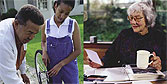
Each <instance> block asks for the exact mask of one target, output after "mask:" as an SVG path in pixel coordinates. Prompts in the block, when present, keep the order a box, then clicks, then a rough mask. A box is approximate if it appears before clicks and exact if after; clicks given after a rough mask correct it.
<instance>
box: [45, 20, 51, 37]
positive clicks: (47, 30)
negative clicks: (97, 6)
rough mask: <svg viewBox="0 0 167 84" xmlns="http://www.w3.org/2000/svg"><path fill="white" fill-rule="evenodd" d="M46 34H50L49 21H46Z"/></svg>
mask: <svg viewBox="0 0 167 84" xmlns="http://www.w3.org/2000/svg"><path fill="white" fill-rule="evenodd" d="M46 33H47V34H49V33H50V19H48V20H47V29H46Z"/></svg>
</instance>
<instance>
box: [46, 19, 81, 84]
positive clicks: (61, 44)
mask: <svg viewBox="0 0 167 84" xmlns="http://www.w3.org/2000/svg"><path fill="white" fill-rule="evenodd" d="M72 25H73V20H69V25H68V33H69V34H70V33H72ZM46 33H47V34H48V37H47V53H48V56H49V58H50V64H49V65H48V67H47V69H48V71H49V70H50V69H52V68H53V67H54V66H55V65H56V64H58V63H59V62H60V61H61V60H63V59H65V58H67V57H68V56H69V55H70V54H71V53H72V52H73V43H72V40H71V38H70V36H69V35H67V36H65V37H62V38H55V37H51V36H49V33H50V19H49V20H47V30H46ZM49 80H50V82H51V83H52V84H61V83H62V81H64V83H65V84H79V78H78V66H77V60H76V59H75V60H72V61H71V62H70V63H68V64H66V65H65V66H63V67H62V68H61V69H60V71H59V72H58V74H57V75H56V76H53V77H50V78H49Z"/></svg>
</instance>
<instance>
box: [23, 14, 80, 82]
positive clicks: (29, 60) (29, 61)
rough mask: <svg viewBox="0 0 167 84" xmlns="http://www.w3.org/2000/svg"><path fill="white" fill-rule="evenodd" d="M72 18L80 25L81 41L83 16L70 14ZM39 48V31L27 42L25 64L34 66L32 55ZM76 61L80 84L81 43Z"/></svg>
mask: <svg viewBox="0 0 167 84" xmlns="http://www.w3.org/2000/svg"><path fill="white" fill-rule="evenodd" d="M72 18H75V19H76V20H77V22H78V24H79V27H80V33H81V42H82V43H83V16H82V15H78V16H72ZM38 49H41V31H40V32H39V33H38V34H37V35H36V36H35V38H34V39H33V40H32V41H30V42H29V43H28V46H27V53H26V60H27V64H28V65H30V66H31V67H35V61H34V59H35V58H34V56H35V52H36V50H38ZM77 61H78V69H79V81H80V84H82V83H83V44H82V53H81V55H80V56H78V58H77Z"/></svg>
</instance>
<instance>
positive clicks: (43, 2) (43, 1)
mask: <svg viewBox="0 0 167 84" xmlns="http://www.w3.org/2000/svg"><path fill="white" fill-rule="evenodd" d="M38 8H39V9H44V10H45V9H48V5H47V0H38Z"/></svg>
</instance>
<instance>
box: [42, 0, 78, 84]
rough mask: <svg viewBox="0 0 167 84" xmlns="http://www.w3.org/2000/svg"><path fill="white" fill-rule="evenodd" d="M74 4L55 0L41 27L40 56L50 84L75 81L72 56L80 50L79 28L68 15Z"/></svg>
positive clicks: (75, 64) (76, 74) (74, 65)
mask: <svg viewBox="0 0 167 84" xmlns="http://www.w3.org/2000/svg"><path fill="white" fill-rule="evenodd" d="M74 5H75V0H58V1H55V2H54V6H53V10H54V12H55V14H54V15H53V16H52V17H51V18H50V19H48V20H46V22H45V25H44V26H43V28H42V51H43V56H42V59H43V62H44V64H45V65H46V66H47V69H48V75H49V81H50V83H53V84H55V83H56V84H57V83H62V81H63V82H64V83H70V84H79V79H78V67H77V61H76V58H77V56H79V54H80V53H81V41H80V31H79V26H78V23H77V22H76V20H75V19H71V18H70V17H69V13H70V12H71V11H72V9H73V8H74Z"/></svg>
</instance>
